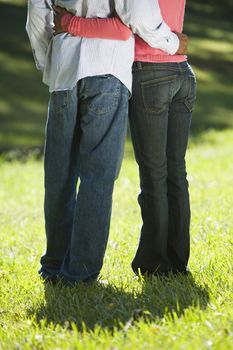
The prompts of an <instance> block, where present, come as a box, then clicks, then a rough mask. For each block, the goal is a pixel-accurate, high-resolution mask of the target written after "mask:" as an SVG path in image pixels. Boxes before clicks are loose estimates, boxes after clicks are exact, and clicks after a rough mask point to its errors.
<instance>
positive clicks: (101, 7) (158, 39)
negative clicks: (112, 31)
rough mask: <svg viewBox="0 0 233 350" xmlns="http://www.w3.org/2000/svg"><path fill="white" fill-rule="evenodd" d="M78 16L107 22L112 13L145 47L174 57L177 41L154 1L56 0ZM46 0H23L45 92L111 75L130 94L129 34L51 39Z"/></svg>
mask: <svg viewBox="0 0 233 350" xmlns="http://www.w3.org/2000/svg"><path fill="white" fill-rule="evenodd" d="M55 4H56V5H58V6H60V7H64V8H66V9H67V10H68V11H70V12H72V13H73V14H75V15H77V16H82V17H100V18H106V17H110V16H113V15H114V13H115V12H116V13H117V14H118V16H119V17H120V18H121V19H122V21H123V22H124V23H125V24H127V25H130V26H131V28H132V30H133V32H134V33H136V34H138V35H140V36H141V37H142V38H143V39H144V40H145V41H146V42H147V43H148V44H149V45H151V46H152V47H155V48H159V49H162V50H164V51H167V52H168V53H170V54H173V53H175V52H176V51H177V49H178V46H179V40H178V38H177V36H176V35H175V34H174V33H172V32H171V31H170V28H169V27H168V26H167V25H166V23H165V22H164V21H163V19H162V17H161V13H160V8H159V5H158V0H91V1H90V0H55ZM52 22H53V11H52V1H51V0H28V17H27V24H26V30H27V33H28V36H29V39H30V42H31V46H32V50H33V54H34V58H35V61H36V66H37V68H38V69H40V70H41V71H43V82H44V83H45V84H47V85H48V86H49V90H50V92H52V91H57V90H69V89H72V88H73V87H74V86H75V85H76V84H77V82H78V81H79V80H80V79H83V78H85V77H87V76H96V75H104V74H112V75H114V76H115V77H117V78H118V79H119V80H120V81H121V82H122V83H123V84H124V85H126V86H127V88H128V89H129V90H131V85H132V74H131V68H132V63H133V60H134V36H133V35H132V37H130V38H129V40H127V41H121V40H106V39H90V38H81V37H74V36H71V35H70V34H68V33H62V34H59V35H56V36H55V37H54V36H53V30H52Z"/></svg>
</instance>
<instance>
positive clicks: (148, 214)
mask: <svg viewBox="0 0 233 350" xmlns="http://www.w3.org/2000/svg"><path fill="white" fill-rule="evenodd" d="M195 84H196V81H195V76H194V73H193V71H192V69H191V67H190V66H189V64H188V63H187V62H182V63H143V62H136V63H135V64H134V67H133V92H132V99H131V101H130V108H129V109H130V112H129V115H130V128H131V135H132V140H133V146H134V151H135V156H136V160H137V163H138V165H139V172H140V187H141V193H140V195H139V198H138V200H139V204H140V206H141V215H142V221H143V225H142V229H141V235H140V241H139V245H138V249H137V252H136V255H135V257H134V259H133V262H132V268H133V270H134V271H135V272H136V273H138V272H139V270H140V272H141V274H142V275H144V274H153V273H168V272H169V271H171V272H184V273H185V271H186V269H187V265H188V260H189V254H190V234H189V226H190V201H189V190H188V181H187V177H186V175H187V174H186V164H185V154H186V149H187V144H188V137H189V130H190V123H191V115H192V111H193V107H194V101H195V96H196V89H195Z"/></svg>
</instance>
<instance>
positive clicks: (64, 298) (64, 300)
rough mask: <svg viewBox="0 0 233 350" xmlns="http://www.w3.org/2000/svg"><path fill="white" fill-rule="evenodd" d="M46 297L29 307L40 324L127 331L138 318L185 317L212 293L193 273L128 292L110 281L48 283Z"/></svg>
mask: <svg viewBox="0 0 233 350" xmlns="http://www.w3.org/2000/svg"><path fill="white" fill-rule="evenodd" d="M45 301H46V304H45V305H44V304H42V305H41V306H40V307H39V308H38V309H31V310H29V316H30V317H31V316H33V318H34V317H35V319H36V322H37V323H38V324H40V322H41V321H42V320H43V324H44V321H45V322H46V324H47V325H49V324H50V323H53V324H54V325H55V326H56V325H61V326H63V327H67V328H73V326H72V324H74V325H75V326H76V327H77V328H78V330H79V331H80V332H82V331H85V330H88V331H93V330H94V328H95V327H96V326H98V325H99V326H100V327H101V329H107V330H110V331H114V329H115V328H117V329H122V328H123V329H124V330H125V331H127V330H128V329H129V328H130V327H131V326H133V325H134V324H135V323H136V322H137V321H139V320H143V321H145V322H148V323H150V322H155V323H159V321H160V320H161V319H162V318H163V317H164V316H165V317H166V316H167V317H170V318H173V316H174V314H176V315H177V316H178V317H182V315H183V314H184V313H185V310H188V309H189V308H200V309H205V308H206V306H207V304H208V301H209V295H208V291H207V289H205V288H203V287H201V286H198V285H197V284H196V283H195V281H194V279H193V278H192V276H188V277H187V276H186V277H185V276H178V277H176V278H175V277H169V278H167V279H166V280H163V279H159V278H153V279H152V280H150V281H147V282H146V281H144V282H143V284H142V290H141V291H140V292H138V291H137V292H136V291H135V292H127V291H125V290H124V288H123V287H122V288H117V287H115V286H111V285H107V286H103V285H97V284H95V285H91V286H85V285H83V284H81V285H77V286H76V287H74V288H65V287H60V288H59V286H53V285H51V284H48V285H45Z"/></svg>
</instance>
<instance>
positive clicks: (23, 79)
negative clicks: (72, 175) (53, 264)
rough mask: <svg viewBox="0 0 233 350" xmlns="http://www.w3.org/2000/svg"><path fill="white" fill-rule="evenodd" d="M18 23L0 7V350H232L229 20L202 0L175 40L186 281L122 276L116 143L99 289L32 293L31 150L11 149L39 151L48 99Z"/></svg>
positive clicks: (126, 166)
mask: <svg viewBox="0 0 233 350" xmlns="http://www.w3.org/2000/svg"><path fill="white" fill-rule="evenodd" d="M228 18H229V19H228ZM25 20H26V1H25V0H5V1H3V0H0V29H1V33H3V35H1V36H0V154H1V153H2V155H0V238H1V244H0V350H5V349H6V350H7V349H9V350H13V349H17V350H21V349H22V350H27V349H28V350H29V349H30V350H31V349H33V350H37V349H38V350H44V349H46V350H50V349H57V350H58V349H67V350H72V349H78V350H82V349H93V350H96V349H100V350H102V349H107V350H122V349H123V350H124V349H125V350H128V349H141V350H144V349H167V350H170V349H174V350H176V349H177V350H180V349H184V350H189V349H192V350H200V349H208V350H228V349H233V345H232V344H233V296H232V295H233V294H232V291H233V271H232V270H233V266H232V261H233V239H232V231H233V215H232V198H233V187H232V174H233V163H232V154H233V143H232V139H233V90H232V87H231V86H232V85H231V84H232V78H233V71H232V63H233V49H232V41H233V34H232V20H231V18H230V16H229V17H227V16H226V14H223V13H221V12H220V10H219V9H218V8H215V9H213V7H212V5H210V2H208V1H207V2H205V3H202V4H201V5H200V2H199V1H195V2H194V1H193V2H188V11H187V16H186V23H185V31H186V32H187V33H188V34H189V36H190V62H191V63H192V65H193V67H194V69H195V72H196V74H197V80H198V99H197V105H196V110H195V113H194V116H193V124H192V137H191V140H190V146H189V151H188V154H187V166H188V173H189V183H190V192H191V204H192V224H191V258H190V269H191V271H192V276H189V277H184V276H178V277H176V278H174V277H172V276H170V277H169V278H167V279H158V278H154V279H152V280H151V281H145V280H140V279H138V278H137V277H136V276H134V274H133V273H132V271H131V268H130V263H131V260H132V258H133V256H134V254H135V250H136V247H137V241H138V236H139V231H140V225H141V220H140V212H139V208H138V205H137V201H136V200H137V194H138V190H139V188H138V187H139V183H138V174H137V167H136V164H135V161H134V157H133V154H132V148H131V145H130V142H129V141H128V142H127V146H126V153H125V158H124V163H123V168H122V171H121V174H120V177H119V179H118V181H117V182H116V187H115V192H114V205H113V214H112V223H111V231H110V238H109V244H108V248H107V253H106V257H105V262H104V267H103V270H102V275H101V278H102V280H107V281H108V284H107V285H93V286H89V287H86V286H83V285H79V286H76V287H75V288H73V289H69V288H65V287H59V286H51V285H44V284H43V282H42V281H41V280H40V279H39V277H38V274H37V270H38V268H39V259H40V256H41V254H42V253H43V250H44V248H45V234H44V221H43V164H42V161H41V160H38V159H37V158H38V157H37V154H38V153H37V151H35V152H31V153H30V152H29V156H28V155H27V151H26V156H25V157H24V153H22V152H21V151H22V149H26V150H28V149H35V148H36V149H39V150H41V148H42V146H43V139H44V124H45V117H46V108H47V107H46V105H47V99H48V93H47V88H46V87H45V86H43V85H42V84H41V76H40V73H38V72H36V70H35V67H34V63H33V59H32V54H31V49H30V47H29V44H28V40H27V37H26V34H25V30H24V26H25ZM4 33H6V34H4ZM15 149H16V150H17V151H14V150H15ZM18 150H19V151H18ZM18 152H19V153H18ZM22 155H23V156H22ZM18 158H20V160H17V159H18Z"/></svg>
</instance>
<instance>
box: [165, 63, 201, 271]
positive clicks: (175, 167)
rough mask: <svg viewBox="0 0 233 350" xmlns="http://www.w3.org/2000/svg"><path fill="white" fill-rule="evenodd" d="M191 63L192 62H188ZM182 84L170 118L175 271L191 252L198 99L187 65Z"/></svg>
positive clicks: (171, 238) (170, 246)
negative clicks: (190, 151) (191, 145)
mask: <svg viewBox="0 0 233 350" xmlns="http://www.w3.org/2000/svg"><path fill="white" fill-rule="evenodd" d="M187 67H188V66H187ZM180 79H181V88H180V90H179V91H178V92H177V94H176V95H175V97H174V99H173V102H172V104H171V107H170V111H169V121H168V143H167V160H168V203H169V240H168V254H169V258H170V260H171V262H172V265H173V270H174V272H176V271H180V272H185V271H186V269H187V265H188V259H189V252H190V238H189V226H190V203H189V191H188V181H187V178H186V175H187V174H186V164H185V154H186V149H187V144H188V137H189V129H190V123H191V114H192V110H193V106H194V100H195V78H194V75H193V73H192V71H190V69H189V68H187V69H186V70H185V72H184V74H182V75H181V76H180Z"/></svg>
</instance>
